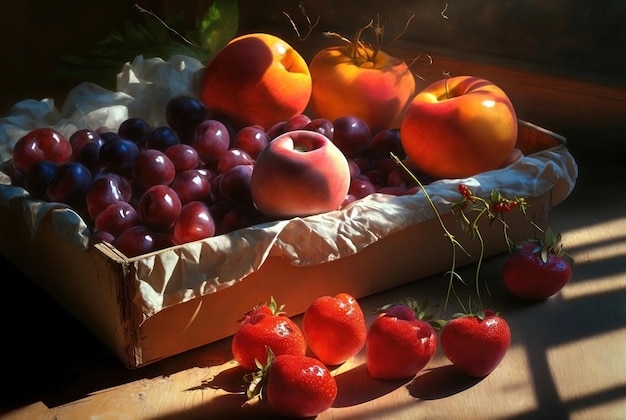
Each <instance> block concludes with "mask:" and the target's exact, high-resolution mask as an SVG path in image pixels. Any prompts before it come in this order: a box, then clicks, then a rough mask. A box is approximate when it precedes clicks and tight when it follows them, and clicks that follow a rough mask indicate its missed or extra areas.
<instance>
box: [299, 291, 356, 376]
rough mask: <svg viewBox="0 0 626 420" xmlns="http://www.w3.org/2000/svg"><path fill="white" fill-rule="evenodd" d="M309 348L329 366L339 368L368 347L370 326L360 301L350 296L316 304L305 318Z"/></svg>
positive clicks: (320, 301) (320, 300) (346, 295)
mask: <svg viewBox="0 0 626 420" xmlns="http://www.w3.org/2000/svg"><path fill="white" fill-rule="evenodd" d="M302 330H303V332H304V337H305V338H306V341H307V344H308V345H309V348H310V349H311V351H312V352H313V354H314V355H315V357H317V358H318V359H319V360H321V361H322V362H323V363H325V364H327V365H338V364H341V363H343V362H345V361H346V360H348V359H349V358H350V357H352V356H354V355H355V354H357V353H358V352H359V351H360V350H361V349H362V348H363V345H365V335H366V333H367V326H366V325H365V317H364V316H363V311H362V310H361V307H360V306H359V303H358V302H357V300H356V299H355V298H354V297H352V296H350V295H349V294H347V293H340V294H338V295H336V296H335V297H330V296H322V297H319V298H317V299H315V300H314V301H313V303H312V304H311V305H310V306H309V307H308V308H307V310H306V312H305V313H304V317H303V318H302Z"/></svg>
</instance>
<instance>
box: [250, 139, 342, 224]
mask: <svg viewBox="0 0 626 420" xmlns="http://www.w3.org/2000/svg"><path fill="white" fill-rule="evenodd" d="M349 186H350V168H349V166H348V160H347V159H346V157H345V156H344V154H343V153H342V152H341V151H340V150H339V148H337V146H335V145H334V144H333V142H332V141H330V140H329V139H328V138H327V137H326V136H324V135H323V134H320V133H317V132H314V131H308V130H295V131H289V132H287V133H284V134H281V135H279V136H278V137H276V138H275V139H274V140H272V141H271V142H270V143H269V144H268V145H267V146H266V147H265V148H264V149H263V150H262V151H261V153H260V154H259V156H258V157H257V160H256V162H255V163H254V169H253V170H252V177H251V179H250V192H251V194H252V200H253V201H254V204H255V206H256V207H257V208H258V209H259V211H261V212H262V213H264V214H265V215H267V216H271V217H276V218H290V217H296V216H310V215H312V214H318V213H325V212H327V211H332V210H337V209H338V208H339V206H340V205H341V204H342V202H343V200H344V199H345V198H346V195H347V193H348V188H349Z"/></svg>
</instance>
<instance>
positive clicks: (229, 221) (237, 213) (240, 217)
mask: <svg viewBox="0 0 626 420" xmlns="http://www.w3.org/2000/svg"><path fill="white" fill-rule="evenodd" d="M262 217H263V216H262V214H261V213H260V212H259V211H258V210H257V209H256V207H254V205H246V204H240V205H237V206H235V207H233V208H231V209H230V210H229V211H228V212H227V213H226V214H225V215H224V217H223V218H222V222H221V224H220V231H219V233H220V234H224V233H228V232H232V231H235V230H238V229H243V228H246V227H249V226H252V225H255V224H257V223H259V222H260V221H261V220H262Z"/></svg>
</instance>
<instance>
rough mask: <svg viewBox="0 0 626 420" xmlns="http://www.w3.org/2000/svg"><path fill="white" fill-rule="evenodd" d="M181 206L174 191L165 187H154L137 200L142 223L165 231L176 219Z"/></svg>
mask: <svg viewBox="0 0 626 420" xmlns="http://www.w3.org/2000/svg"><path fill="white" fill-rule="evenodd" d="M181 208H182V204H181V202H180V198H178V194H176V191H174V190H173V189H171V188H170V187H168V186H166V185H154V186H152V187H150V188H148V190H146V192H144V193H143V195H142V196H141V198H140V199H139V205H138V210H139V217H141V221H142V223H144V224H145V225H146V226H148V227H151V228H154V229H162V230H164V229H167V228H168V227H169V226H170V225H171V224H172V223H174V221H175V220H176V218H177V217H178V215H179V214H180V210H181Z"/></svg>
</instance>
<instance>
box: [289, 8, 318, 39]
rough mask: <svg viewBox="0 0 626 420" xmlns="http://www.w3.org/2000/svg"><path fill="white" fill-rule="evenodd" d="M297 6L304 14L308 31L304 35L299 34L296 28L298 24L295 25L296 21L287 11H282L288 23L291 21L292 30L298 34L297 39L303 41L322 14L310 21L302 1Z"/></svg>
mask: <svg viewBox="0 0 626 420" xmlns="http://www.w3.org/2000/svg"><path fill="white" fill-rule="evenodd" d="M298 7H299V9H300V13H302V16H304V18H305V19H306V22H307V27H308V31H307V33H306V35H304V36H302V35H301V34H300V31H299V30H298V25H296V22H295V21H294V20H293V19H292V18H291V16H289V13H287V12H285V11H283V14H284V15H285V16H287V19H289V23H291V26H292V27H293V30H294V31H295V32H296V35H298V39H299V40H300V41H305V40H306V39H307V38H308V37H309V36H310V35H311V33H312V32H313V29H315V27H316V26H317V25H318V24H319V23H320V19H321V18H322V16H321V15H319V16H317V19H315V22H314V23H313V22H311V18H310V17H309V15H308V13H307V12H306V10H305V9H304V6H303V4H302V2H300V3H299V4H298Z"/></svg>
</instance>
